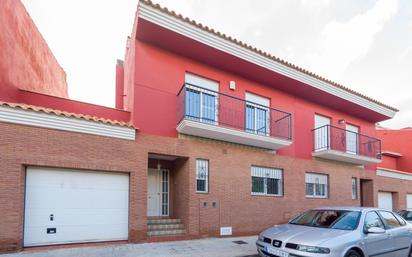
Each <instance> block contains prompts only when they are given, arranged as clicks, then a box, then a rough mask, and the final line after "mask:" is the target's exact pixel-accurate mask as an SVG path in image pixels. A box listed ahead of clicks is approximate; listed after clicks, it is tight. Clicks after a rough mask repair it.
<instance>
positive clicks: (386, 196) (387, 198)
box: [378, 192, 393, 211]
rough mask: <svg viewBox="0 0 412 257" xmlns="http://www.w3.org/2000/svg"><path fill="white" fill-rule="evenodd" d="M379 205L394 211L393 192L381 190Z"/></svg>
mask: <svg viewBox="0 0 412 257" xmlns="http://www.w3.org/2000/svg"><path fill="white" fill-rule="evenodd" d="M378 207H379V208H382V209H386V210H391V211H392V209H393V202H392V193H389V192H379V193H378Z"/></svg>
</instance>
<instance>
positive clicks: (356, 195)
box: [352, 178, 358, 200]
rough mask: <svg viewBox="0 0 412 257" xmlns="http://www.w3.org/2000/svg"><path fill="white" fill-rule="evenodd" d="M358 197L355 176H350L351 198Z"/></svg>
mask: <svg viewBox="0 0 412 257" xmlns="http://www.w3.org/2000/svg"><path fill="white" fill-rule="evenodd" d="M357 198H358V182H357V179H356V178H352V200H356V199H357Z"/></svg>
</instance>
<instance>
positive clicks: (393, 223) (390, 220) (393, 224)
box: [379, 211, 401, 228]
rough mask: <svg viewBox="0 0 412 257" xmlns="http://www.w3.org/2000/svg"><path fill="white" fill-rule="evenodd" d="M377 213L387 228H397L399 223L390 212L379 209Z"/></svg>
mask: <svg viewBox="0 0 412 257" xmlns="http://www.w3.org/2000/svg"><path fill="white" fill-rule="evenodd" d="M379 213H380V215H381V216H382V218H383V220H384V221H385V223H386V226H388V228H397V227H399V226H400V225H401V224H400V223H399V221H398V220H397V219H396V217H395V216H393V214H392V213H390V212H387V211H379Z"/></svg>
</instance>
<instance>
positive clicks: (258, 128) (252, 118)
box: [245, 93, 270, 135]
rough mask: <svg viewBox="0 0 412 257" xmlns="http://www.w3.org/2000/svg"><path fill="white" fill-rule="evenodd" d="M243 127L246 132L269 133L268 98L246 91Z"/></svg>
mask: <svg viewBox="0 0 412 257" xmlns="http://www.w3.org/2000/svg"><path fill="white" fill-rule="evenodd" d="M245 98H246V104H245V108H246V110H245V116H246V117H245V118H246V121H245V128H246V131H247V132H250V133H255V134H259V135H269V132H270V129H269V128H270V109H269V105H270V100H269V99H268V98H264V97H261V96H257V95H254V94H251V93H246V97H245Z"/></svg>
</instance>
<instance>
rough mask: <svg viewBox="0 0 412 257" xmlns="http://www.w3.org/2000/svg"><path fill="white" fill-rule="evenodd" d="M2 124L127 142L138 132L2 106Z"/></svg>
mask: <svg viewBox="0 0 412 257" xmlns="http://www.w3.org/2000/svg"><path fill="white" fill-rule="evenodd" d="M0 122H5V123H13V124H19V125H27V126H34V127H41V128H49V129H57V130H65V131H70V132H78V133H85V134H92V135H99V136H106V137H113V138H120V139H126V140H135V137H136V130H135V129H134V128H132V127H125V126H118V125H111V124H105V123H101V122H95V121H88V120H84V119H77V118H73V117H65V116H59V115H55V114H47V113H42V112H36V111H31V110H23V109H19V108H12V107H7V106H0Z"/></svg>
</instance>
